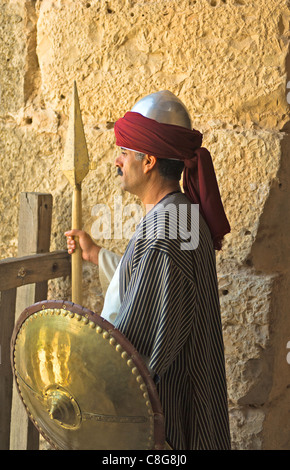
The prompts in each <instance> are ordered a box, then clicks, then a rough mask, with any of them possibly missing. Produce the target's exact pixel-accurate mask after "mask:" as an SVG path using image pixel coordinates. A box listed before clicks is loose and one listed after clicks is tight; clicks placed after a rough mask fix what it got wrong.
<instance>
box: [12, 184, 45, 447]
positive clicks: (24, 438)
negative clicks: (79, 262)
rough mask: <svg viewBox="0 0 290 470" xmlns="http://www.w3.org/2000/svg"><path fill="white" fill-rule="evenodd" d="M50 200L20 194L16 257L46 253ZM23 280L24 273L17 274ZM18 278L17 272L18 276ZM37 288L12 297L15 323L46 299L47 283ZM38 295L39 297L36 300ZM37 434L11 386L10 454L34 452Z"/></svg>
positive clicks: (27, 288)
mask: <svg viewBox="0 0 290 470" xmlns="http://www.w3.org/2000/svg"><path fill="white" fill-rule="evenodd" d="M51 215H52V196H51V194H41V193H21V194H20V211H19V234H18V256H26V255H31V254H34V253H45V252H48V251H49V246H50V234H51ZM20 273H22V276H24V277H25V271H20ZM18 275H19V272H18ZM35 282H37V284H29V285H24V286H22V287H19V288H18V290H17V296H16V309H15V321H17V319H18V316H19V315H20V313H21V312H22V311H23V310H24V309H25V308H26V307H27V306H29V305H31V304H33V303H34V302H35V301H36V300H44V299H46V297H47V280H45V281H43V280H41V279H40V277H39V276H38V278H37V279H36V281H35ZM36 286H39V287H40V289H39V290H38V294H39V293H40V294H41V295H42V296H43V297H42V298H41V299H36V298H35V294H36V292H37V289H36ZM38 448H39V434H38V431H37V430H36V428H35V427H34V426H33V424H32V423H31V421H30V420H29V419H28V416H27V413H26V410H25V408H24V406H23V403H22V401H21V400H20V397H19V395H18V392H17V390H16V387H15V384H14V387H13V392H12V410H11V426H10V449H11V450H37V449H38Z"/></svg>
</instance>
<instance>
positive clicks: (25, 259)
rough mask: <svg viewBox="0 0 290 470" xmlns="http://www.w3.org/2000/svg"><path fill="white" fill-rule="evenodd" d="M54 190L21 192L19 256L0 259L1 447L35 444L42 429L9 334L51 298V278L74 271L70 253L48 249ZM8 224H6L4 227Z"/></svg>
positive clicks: (30, 447) (33, 446)
mask: <svg viewBox="0 0 290 470" xmlns="http://www.w3.org/2000/svg"><path fill="white" fill-rule="evenodd" d="M51 219H52V196H51V195H50V194H40V193H22V194H21V195H20V211H19V236H18V257H17V258H8V259H4V260H1V261H0V295H1V299H0V449H1V450H5V449H6V450H8V449H11V450H37V449H38V448H39V434H38V431H37V430H36V428H35V427H34V426H33V424H32V423H31V422H30V420H29V419H28V416H27V413H26V411H25V409H24V406H23V404H22V402H21V400H20V398H19V396H18V393H17V391H16V388H15V385H14V383H13V375H12V368H11V361H10V339H11V336H12V332H13V329H14V324H15V321H16V320H17V318H18V316H19V315H20V313H21V312H22V311H23V310H24V309H25V308H26V307H28V306H29V305H31V304H33V303H34V302H39V301H41V300H45V299H46V298H47V285H48V284H47V281H48V280H49V279H55V278H58V277H64V276H68V275H70V271H71V269H70V256H69V255H68V254H67V252H66V251H65V250H64V251H55V252H49V248H50V235H51ZM1 230H5V227H1Z"/></svg>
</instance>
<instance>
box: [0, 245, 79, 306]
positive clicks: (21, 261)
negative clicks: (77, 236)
mask: <svg viewBox="0 0 290 470" xmlns="http://www.w3.org/2000/svg"><path fill="white" fill-rule="evenodd" d="M70 263H71V262H70V255H69V254H68V253H67V251H66V250H61V251H53V252H51V253H40V254H36V255H30V256H23V257H21V258H7V259H4V260H1V261H0V290H1V291H3V290H7V289H11V288H12V287H20V286H24V285H26V284H31V283H35V282H42V281H47V280H49V279H55V278H57V277H64V276H69V275H70V273H71V268H70ZM40 300H41V299H40Z"/></svg>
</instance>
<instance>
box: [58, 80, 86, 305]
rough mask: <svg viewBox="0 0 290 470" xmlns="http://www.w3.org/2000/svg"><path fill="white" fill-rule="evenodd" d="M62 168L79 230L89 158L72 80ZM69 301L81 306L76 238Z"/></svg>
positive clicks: (74, 223) (75, 225)
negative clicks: (70, 190) (83, 185)
mask: <svg viewBox="0 0 290 470" xmlns="http://www.w3.org/2000/svg"><path fill="white" fill-rule="evenodd" d="M62 170H63V173H64V174H65V176H66V177H67V178H68V180H69V182H70V183H71V185H72V187H73V195H72V229H78V230H81V229H82V181H83V179H84V177H85V176H86V174H87V173H88V171H89V157H88V150H87V145H86V139H85V134H84V128H83V123H82V117H81V111H80V105H79V99H78V93H77V86H76V82H74V88H73V99H72V104H71V109H70V117H69V124H68V131H67V139H66V146H65V152H64V158H63V162H62ZM71 277H72V286H71V287H72V301H73V302H74V303H76V304H78V305H82V254H81V249H80V246H79V243H78V239H77V237H76V249H75V251H74V253H73V254H72V258H71Z"/></svg>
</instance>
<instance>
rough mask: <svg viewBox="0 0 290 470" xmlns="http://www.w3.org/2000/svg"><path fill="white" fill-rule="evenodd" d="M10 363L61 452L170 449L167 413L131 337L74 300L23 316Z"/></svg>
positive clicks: (37, 307)
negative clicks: (63, 450) (165, 414)
mask: <svg viewBox="0 0 290 470" xmlns="http://www.w3.org/2000/svg"><path fill="white" fill-rule="evenodd" d="M11 362H12V368H13V374H14V377H15V380H16V383H17V389H18V392H19V394H20V397H21V399H22V401H23V403H24V405H25V407H26V410H27V412H28V415H29V417H30V419H31V420H32V422H33V423H34V425H35V426H36V427H37V429H38V431H39V432H40V433H41V434H42V435H43V437H44V438H45V439H46V440H47V441H48V442H49V443H50V444H51V446H52V447H54V448H56V449H80V450H85V449H98V450H139V449H163V448H164V441H165V439H164V416H163V413H162V408H161V405H160V401H159V397H158V394H157V391H156V388H155V385H154V382H153V380H152V378H151V376H150V373H149V371H148V369H147V367H146V365H145V364H144V362H143V360H142V359H141V357H140V355H139V354H138V352H137V351H136V349H135V348H134V347H133V346H132V344H131V343H130V342H129V341H128V340H127V339H126V338H125V336H124V335H123V334H122V333H121V332H120V331H118V330H117V329H115V328H114V326H113V325H112V324H110V323H109V322H107V321H106V320H104V319H103V318H101V317H100V316H99V315H97V314H95V313H93V312H91V311H90V310H87V309H85V308H83V307H81V306H79V305H76V304H73V303H72V302H67V301H44V302H38V303H36V304H34V305H32V306H31V307H28V308H27V309H26V310H25V311H24V312H23V313H22V314H21V315H20V317H19V320H18V322H17V324H16V326H15V329H14V333H13V336H12V340H11Z"/></svg>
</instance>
